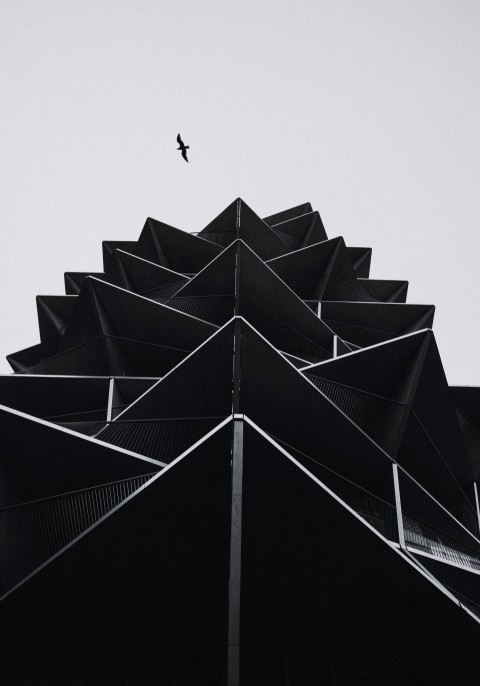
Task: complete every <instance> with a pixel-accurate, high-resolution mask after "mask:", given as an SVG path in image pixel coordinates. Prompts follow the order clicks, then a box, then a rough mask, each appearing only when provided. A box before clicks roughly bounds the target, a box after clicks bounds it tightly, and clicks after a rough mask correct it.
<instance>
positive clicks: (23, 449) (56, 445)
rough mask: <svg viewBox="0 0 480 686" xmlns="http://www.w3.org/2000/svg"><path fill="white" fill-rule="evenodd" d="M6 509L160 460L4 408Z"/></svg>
mask: <svg viewBox="0 0 480 686" xmlns="http://www.w3.org/2000/svg"><path fill="white" fill-rule="evenodd" d="M0 416H1V421H2V432H1V437H0V440H1V445H2V456H1V459H0V462H1V467H2V470H3V469H5V470H6V473H7V472H8V474H10V475H11V483H10V480H4V482H3V484H2V490H3V497H4V499H5V500H4V501H3V503H2V507H6V506H8V505H13V504H15V503H18V502H27V501H31V500H36V499H38V498H46V497H48V496H52V495H56V494H58V493H65V492H67V491H72V490H77V489H81V488H88V487H91V486H96V485H98V484H102V483H108V482H110V481H116V480H118V479H124V478H129V477H133V476H137V475H139V474H146V473H149V472H152V471H156V470H157V469H159V468H160V466H161V465H160V466H159V463H158V462H153V461H152V460H147V459H145V458H140V457H138V456H136V455H134V454H133V453H129V452H128V451H125V450H120V449H115V448H113V447H111V446H109V445H104V444H102V443H99V442H98V441H95V440H92V439H89V438H87V437H85V436H81V435H79V434H77V433H73V432H71V431H68V430H66V429H63V428H60V427H57V426H55V425H54V424H51V423H49V422H45V421H43V420H39V419H36V418H34V417H31V416H30V415H26V414H24V413H22V412H19V411H17V410H12V409H10V408H8V407H3V406H0Z"/></svg>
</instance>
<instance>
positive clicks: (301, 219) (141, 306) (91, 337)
mask: <svg viewBox="0 0 480 686" xmlns="http://www.w3.org/2000/svg"><path fill="white" fill-rule="evenodd" d="M103 256H104V272H103V273H90V272H85V273H71V272H67V273H66V274H65V285H66V295H58V296H38V297H37V308H38V320H39V328H40V339H41V342H40V343H39V344H37V345H34V346H33V347H30V348H27V349H25V350H22V351H20V352H18V353H15V354H12V355H9V356H8V359H9V361H10V364H11V366H12V367H13V370H14V372H15V374H13V375H4V376H1V377H0V403H1V406H0V414H1V427H0V431H1V433H0V447H1V459H0V496H1V502H0V506H1V511H0V559H1V562H0V571H1V585H2V594H3V595H2V597H1V599H0V631H1V634H0V656H1V657H0V681H1V683H2V684H6V685H8V686H11V685H12V686H17V685H18V686H40V685H41V686H43V685H46V686H64V685H68V686H79V685H86V686H90V685H92V684H93V685H96V684H99V685H100V684H101V685H106V686H109V685H110V684H111V685H115V686H120V685H125V686H132V685H135V686H144V685H146V686H150V685H153V684H155V685H158V686H323V685H326V686H330V685H331V686H352V685H353V686H355V685H357V684H359V685H365V686H366V685H375V686H390V685H394V686H395V685H397V684H398V685H402V686H405V685H408V686H411V685H415V684H422V685H424V684H437V685H438V684H446V685H453V684H455V685H457V684H461V685H462V686H463V685H465V684H477V683H478V679H479V670H480V667H479V657H478V655H479V653H478V647H479V646H480V626H479V622H480V577H479V574H480V540H479V512H478V499H477V486H476V483H477V478H478V474H479V463H480V458H479V456H480V391H479V389H478V388H470V387H468V388H460V387H453V388H452V387H449V386H448V384H447V381H446V378H445V374H444V371H443V367H442V363H441V360H440V356H439V353H438V349H437V346H436V343H435V337H434V334H433V333H432V323H433V316H434V307H433V306H431V305H411V304H406V302H405V301H406V294H407V286H408V284H407V282H405V281H383V280H375V279H369V278H368V277H369V267H370V258H371V249H370V248H363V247H347V246H346V245H345V242H344V240H343V238H341V237H339V238H333V239H327V235H326V233H325V229H324V227H323V224H322V221H321V218H320V215H319V214H318V212H314V211H312V208H311V206H310V205H309V204H305V205H301V206H299V207H294V208H292V209H290V210H286V211H284V212H280V213H279V214H276V215H273V216H271V217H266V218H265V219H263V220H262V219H260V217H258V216H257V215H256V214H255V213H254V212H253V211H252V210H251V209H250V208H249V207H248V205H246V204H245V203H244V202H243V201H242V200H240V199H238V200H236V201H235V202H233V203H232V204H231V205H230V206H229V207H227V208H226V209H225V210H224V211H223V212H222V213H221V214H220V215H219V216H218V217H217V218H216V219H214V220H213V221H212V222H211V223H210V224H209V225H208V226H206V227H205V228H204V229H203V231H201V232H200V233H199V234H197V235H192V234H189V233H185V232H183V231H180V230H178V229H176V228H173V227H171V226H168V225H166V224H163V223H162V222H159V221H156V220H154V219H148V220H147V221H146V223H145V226H144V228H143V230H142V232H141V234H140V237H139V239H138V241H131V242H130V241H128V242H120V241H105V242H104V243H103Z"/></svg>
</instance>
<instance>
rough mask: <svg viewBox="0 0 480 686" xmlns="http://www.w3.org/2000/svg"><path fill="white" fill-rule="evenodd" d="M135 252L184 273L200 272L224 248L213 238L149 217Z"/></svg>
mask: <svg viewBox="0 0 480 686" xmlns="http://www.w3.org/2000/svg"><path fill="white" fill-rule="evenodd" d="M127 252H135V254H137V255H139V256H140V257H144V258H145V259H146V260H150V261H151V262H156V263H158V264H160V265H161V266H162V267H166V268H167V269H171V270H173V271H175V272H180V273H181V274H196V273H197V272H198V271H200V269H203V267H204V266H205V265H206V264H208V262H210V261H211V260H213V258H214V257H215V256H216V255H218V253H219V252H220V249H219V248H218V247H216V246H214V245H212V244H211V243H210V242H209V241H204V240H202V239H201V238H197V236H193V235H192V234H189V233H186V232H185V231H181V230H180V229H176V228H175V227H173V226H169V225H168V224H164V223H163V222H160V221H157V220H156V219H152V218H151V217H149V218H148V219H147V221H146V222H145V226H144V227H143V229H142V232H141V234H140V238H139V239H138V246H137V248H136V250H135V251H131V250H128V249H127Z"/></svg>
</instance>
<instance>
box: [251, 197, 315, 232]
mask: <svg viewBox="0 0 480 686" xmlns="http://www.w3.org/2000/svg"><path fill="white" fill-rule="evenodd" d="M310 212H312V206H311V205H310V203H309V202H305V203H303V204H302V205H296V206H295V207H290V208H289V209H288V210H283V211H282V212H277V213H276V214H271V215H270V216H269V217H264V219H263V221H264V222H265V223H266V224H268V225H269V226H273V225H274V224H279V223H280V222H285V221H287V220H289V219H293V218H294V217H299V216H300V215H302V214H308V213H310Z"/></svg>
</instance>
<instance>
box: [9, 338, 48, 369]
mask: <svg viewBox="0 0 480 686" xmlns="http://www.w3.org/2000/svg"><path fill="white" fill-rule="evenodd" d="M41 359H42V344H41V343H37V344H36V345H32V346H30V347H29V348H25V349H24V350H19V351H18V352H16V353H11V354H10V355H7V362H8V363H9V365H10V366H11V368H12V369H13V371H14V372H17V373H22V372H25V371H26V370H28V369H30V368H31V367H33V366H34V365H36V364H38V362H40V361H41Z"/></svg>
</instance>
